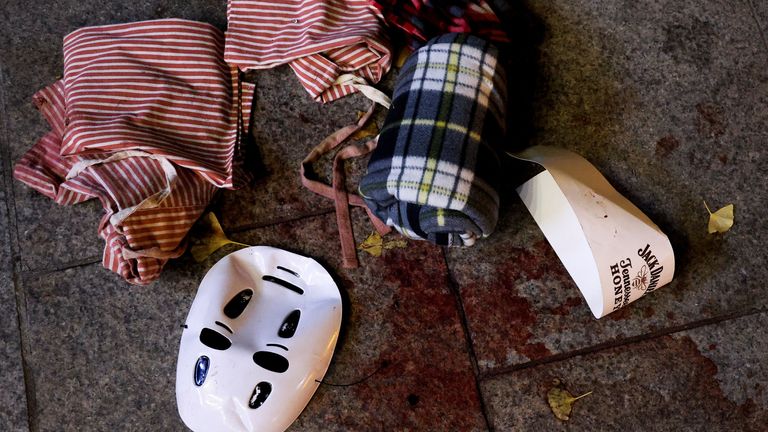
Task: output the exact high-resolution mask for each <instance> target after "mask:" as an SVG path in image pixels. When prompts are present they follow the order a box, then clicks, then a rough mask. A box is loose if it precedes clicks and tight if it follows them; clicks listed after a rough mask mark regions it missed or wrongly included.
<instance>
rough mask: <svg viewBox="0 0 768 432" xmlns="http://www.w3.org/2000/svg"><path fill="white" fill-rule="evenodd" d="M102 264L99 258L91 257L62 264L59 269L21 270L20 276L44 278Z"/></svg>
mask: <svg viewBox="0 0 768 432" xmlns="http://www.w3.org/2000/svg"><path fill="white" fill-rule="evenodd" d="M100 262H101V258H100V257H98V256H91V257H87V258H83V259H79V260H74V261H67V262H65V263H62V264H60V265H59V266H57V267H53V268H39V269H32V270H19V274H20V275H21V276H24V277H34V276H44V275H47V274H51V273H56V272H60V271H64V270H69V269H71V268H77V267H85V266H89V265H93V264H98V263H100Z"/></svg>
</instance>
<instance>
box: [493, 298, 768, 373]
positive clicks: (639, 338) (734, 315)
mask: <svg viewBox="0 0 768 432" xmlns="http://www.w3.org/2000/svg"><path fill="white" fill-rule="evenodd" d="M766 312H768V307H759V308H749V309H742V310H739V311H735V312H731V313H727V314H725V315H720V316H717V317H712V318H706V319H703V320H699V321H693V322H690V323H687V324H681V325H677V326H673V327H668V328H665V329H661V330H657V331H652V332H649V333H644V334H641V335H636V336H631V337H628V338H625V339H621V340H617V339H614V340H610V341H607V342H603V343H599V344H597V345H592V346H589V347H586V348H581V349H577V350H573V351H569V352H565V353H561V354H556V355H553V356H550V357H547V358H543V359H538V360H533V361H529V362H526V363H521V364H518V365H512V366H506V367H500V368H495V369H492V370H489V371H486V372H483V373H481V374H480V380H482V381H485V380H488V379H492V378H495V377H498V376H500V375H505V374H508V373H513V372H518V371H521V370H525V369H531V368H534V367H538V366H542V365H546V364H550V363H557V362H561V361H564V360H569V359H572V358H576V357H581V356H584V355H588V354H594V353H597V352H600V351H606V350H610V349H613V348H619V347H622V346H626V345H632V344H636V343H640V342H645V341H649V340H653V339H657V338H660V337H663V336H668V335H671V334H675V333H680V332H683V331H687V330H693V329H696V328H701V327H707V326H710V325H714V324H719V323H721V322H725V321H731V320H735V319H740V318H745V317H748V316H752V315H758V314H761V313H766Z"/></svg>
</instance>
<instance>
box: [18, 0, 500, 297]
mask: <svg viewBox="0 0 768 432" xmlns="http://www.w3.org/2000/svg"><path fill="white" fill-rule="evenodd" d="M227 18H228V29H227V31H226V32H225V33H222V32H221V31H219V30H218V29H216V28H215V27H213V26H211V25H209V24H206V23H200V22H193V21H186V20H179V19H163V20H155V21H145V22H138V23H128V24H116V25H106V26H98V27H87V28H83V29H79V30H77V31H75V32H73V33H71V34H69V35H67V36H66V37H65V38H64V49H63V51H64V52H63V54H64V75H63V78H62V79H61V80H59V81H57V82H55V83H53V84H51V85H50V86H48V87H46V88H44V89H42V90H40V91H39V92H38V93H36V94H35V95H34V97H33V102H34V104H35V106H36V107H37V108H38V109H39V111H40V112H41V113H42V114H43V116H44V117H45V119H46V120H47V122H48V123H49V125H50V127H51V131H50V132H49V133H47V134H46V135H45V136H43V137H42V138H41V139H40V140H39V141H38V142H37V143H36V144H35V145H34V146H33V147H32V148H31V149H30V150H29V151H28V152H27V153H26V154H25V155H24V156H23V157H22V158H21V160H19V161H18V163H17V164H16V166H15V170H14V175H15V177H16V178H17V179H19V180H20V181H22V182H24V183H25V184H27V185H29V186H30V187H32V188H34V189H36V190H38V191H39V192H41V193H43V194H44V195H46V196H48V197H49V198H51V199H53V200H55V201H56V202H57V203H59V204H61V205H72V204H76V203H79V202H82V201H85V200H89V199H93V198H98V199H99V200H100V202H101V204H102V206H103V207H104V210H105V212H104V216H103V218H102V220H101V222H100V224H99V227H98V233H99V235H100V236H101V237H102V238H103V239H104V241H105V249H104V255H103V265H104V266H105V267H106V268H108V269H110V270H112V271H114V272H116V273H118V274H120V275H121V276H122V277H123V278H124V279H125V280H127V281H128V282H130V283H132V284H141V285H143V284H148V283H150V282H152V281H153V280H155V279H157V278H158V277H159V275H160V273H161V270H162V268H163V266H164V265H165V263H166V262H167V260H169V259H171V258H175V257H178V256H180V255H181V254H183V253H184V251H185V249H186V237H187V234H188V232H189V230H190V228H191V227H192V225H193V224H194V223H195V221H196V220H197V219H198V218H199V217H200V216H201V215H202V213H203V212H204V210H205V209H206V207H207V205H208V204H209V202H210V200H211V199H212V198H213V196H214V194H215V193H216V192H217V191H218V189H222V188H223V189H234V188H238V187H242V186H243V185H245V184H247V183H248V181H249V180H250V178H251V174H250V173H249V170H248V169H247V167H245V166H244V162H243V161H244V159H245V153H246V151H247V148H246V146H245V145H244V142H245V137H246V136H247V134H248V133H249V130H250V127H251V125H250V117H251V103H252V98H253V91H254V84H251V83H248V82H244V81H243V80H242V79H241V75H242V73H243V72H246V71H249V70H255V69H264V68H271V67H275V66H278V65H282V64H288V65H289V66H290V67H291V69H292V70H293V71H294V73H295V74H296V76H297V78H298V79H299V81H300V82H301V85H302V86H303V87H304V88H305V89H306V90H307V92H308V93H309V94H310V96H311V97H312V98H313V99H314V100H316V101H318V102H321V103H327V102H331V101H334V100H336V99H339V98H341V97H344V96H346V95H349V94H352V93H355V92H362V93H363V94H365V95H366V96H368V97H369V98H371V99H372V100H374V101H376V102H378V103H379V104H382V105H385V106H388V105H389V97H387V96H385V95H383V94H381V92H380V91H378V90H375V89H374V88H373V87H372V85H373V84H375V83H377V82H379V80H381V78H382V77H383V76H384V75H385V74H386V73H387V72H388V71H389V69H390V67H391V58H392V52H393V48H392V42H391V41H392V39H393V38H394V39H400V40H407V41H408V42H407V44H408V46H409V47H410V48H411V49H413V53H412V54H411V55H410V57H409V58H408V60H407V61H406V62H405V64H404V65H403V67H402V69H401V71H400V74H399V76H398V79H397V82H396V88H395V91H394V94H393V97H392V102H391V107H390V111H389V113H388V116H387V118H386V121H385V125H384V127H383V128H382V130H381V134H380V137H379V138H378V140H372V141H370V142H368V143H367V144H366V145H364V146H355V145H349V146H347V147H344V148H342V150H341V151H339V153H338V155H337V159H338V161H339V162H338V163H337V164H336V165H337V168H338V166H339V165H340V164H342V163H343V159H345V158H347V157H355V156H359V155H362V154H365V153H367V152H369V151H373V154H372V156H371V159H370V162H369V169H368V173H367V174H366V175H365V176H364V177H363V178H362V179H361V180H360V188H359V191H360V193H359V194H358V193H356V192H349V191H346V190H345V189H344V186H343V184H344V182H343V181H340V179H341V178H342V177H343V171H344V170H343V168H342V169H335V170H334V184H333V185H324V184H322V182H319V181H318V180H309V177H308V176H307V173H305V170H307V171H309V170H311V163H312V162H313V161H314V160H316V159H317V157H319V156H320V155H321V154H322V153H324V152H327V151H330V150H331V149H334V148H337V147H339V145H340V144H342V143H345V142H346V141H347V140H348V138H349V136H350V135H351V134H352V133H353V132H354V131H355V130H357V129H359V128H361V127H362V126H363V125H364V123H365V121H368V119H369V117H370V113H371V112H372V110H373V106H372V107H371V110H369V112H368V114H367V115H366V116H364V117H363V118H361V119H360V121H359V122H358V123H357V124H355V125H351V126H350V127H347V128H344V129H343V130H341V131H339V132H337V133H336V134H334V135H333V136H332V137H329V139H327V140H326V141H325V142H324V143H322V144H321V146H318V148H317V149H315V151H313V153H311V154H310V156H308V158H307V159H306V160H305V161H304V162H303V163H302V178H303V179H305V180H306V181H305V184H306V185H307V186H308V187H309V188H310V189H311V190H313V191H315V192H317V193H321V194H322V195H325V196H327V197H329V198H332V199H334V200H335V201H336V209H337V213H338V215H339V227H340V232H341V236H342V250H343V252H344V255H345V260H344V265H345V266H347V267H354V266H356V265H357V260H356V258H355V256H354V254H355V252H354V249H355V248H354V245H352V246H351V247H350V244H349V243H350V241H353V240H351V239H352V237H351V227H350V224H349V220H348V219H349V218H348V205H350V204H352V205H359V206H363V207H365V208H366V210H367V211H368V214H369V215H370V217H371V220H372V221H373V222H374V225H375V226H376V227H377V228H378V229H379V230H380V231H381V232H386V230H387V229H388V227H393V228H395V229H396V230H397V231H399V232H400V233H402V234H403V235H406V236H408V237H411V238H418V239H424V240H429V241H432V242H434V243H436V244H440V245H451V246H453V245H461V246H469V245H472V244H473V243H474V242H475V241H476V240H477V239H479V238H482V237H485V236H487V235H489V234H490V233H491V232H492V231H493V228H494V226H495V224H496V220H497V218H498V207H499V197H498V192H497V190H498V180H499V178H498V176H499V170H500V161H499V148H500V146H501V141H500V140H501V139H502V137H503V133H504V120H503V119H504V117H505V113H504V109H505V108H504V107H505V104H506V91H505V87H506V86H505V81H504V72H503V70H502V69H501V67H500V62H499V59H498V50H497V49H496V48H495V47H494V45H493V44H497V45H498V44H504V43H507V42H508V40H507V39H506V35H505V33H504V31H503V30H502V28H501V25H500V23H499V20H498V19H497V18H496V15H495V14H494V13H493V10H492V9H491V8H490V7H489V6H488V5H487V4H486V3H485V2H484V1H482V0H474V1H445V2H437V1H426V0H413V1H407V2H386V1H379V0H325V1H323V0H304V1H297V0H290V1H281V2H276V1H275V2H263V1H262V2H253V1H248V0H229V2H228V4H227Z"/></svg>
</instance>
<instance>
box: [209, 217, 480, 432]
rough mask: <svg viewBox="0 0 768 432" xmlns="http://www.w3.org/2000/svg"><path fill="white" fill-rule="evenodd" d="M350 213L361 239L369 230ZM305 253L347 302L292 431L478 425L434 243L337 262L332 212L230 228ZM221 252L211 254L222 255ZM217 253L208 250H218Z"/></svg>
mask: <svg viewBox="0 0 768 432" xmlns="http://www.w3.org/2000/svg"><path fill="white" fill-rule="evenodd" d="M363 214H364V213H363V212H355V213H354V216H355V219H356V221H357V222H356V223H355V232H356V234H357V237H358V242H362V240H363V239H364V238H365V236H366V235H367V234H368V233H369V232H370V230H371V229H372V228H371V227H370V224H369V223H367V221H366V223H364V222H363V221H362V220H361V216H362V215H363ZM232 237H233V240H236V241H240V242H244V243H246V244H254V245H255V244H263V245H271V246H277V247H282V248H286V249H288V250H293V251H295V252H298V253H302V254H306V255H308V256H311V257H314V258H315V259H317V260H318V261H320V262H321V263H323V264H324V265H325V266H326V268H328V269H330V271H331V274H333V275H335V277H336V278H337V281H338V283H339V284H340V286H341V288H342V289H343V291H344V292H345V296H346V297H348V300H349V305H350V307H349V309H348V312H349V313H348V314H347V318H346V321H345V322H346V324H345V325H344V329H343V330H342V336H341V339H340V342H339V345H338V347H337V352H336V355H335V357H334V360H333V363H332V364H331V368H330V369H329V372H328V374H327V375H326V377H325V380H326V381H328V382H329V383H351V382H355V381H358V380H360V379H361V378H363V377H365V376H366V375H368V374H370V373H372V372H374V371H376V370H377V369H379V368H381V369H380V370H378V372H376V373H375V374H373V376H371V377H370V378H368V379H366V380H365V381H363V382H362V383H360V384H356V385H353V386H349V387H332V386H320V388H319V389H318V391H317V393H316V394H315V397H314V398H313V399H312V401H311V402H310V404H309V406H308V407H307V409H306V411H305V412H304V413H303V414H302V415H301V417H300V418H299V419H298V420H297V422H296V423H295V424H294V426H293V427H292V428H291V430H307V431H347V430H370V431H377V430H462V431H469V430H485V429H486V425H485V420H484V418H483V416H482V412H481V408H480V402H479V398H478V393H477V386H476V381H475V377H474V374H473V372H472V365H471V363H470V359H469V354H468V352H467V350H466V337H465V334H464V331H463V329H462V326H461V322H460V319H459V314H458V310H457V304H456V301H455V297H454V295H453V294H452V293H451V291H450V290H449V288H448V275H447V270H446V268H445V261H444V258H443V255H442V252H441V250H440V249H438V248H435V247H432V246H429V245H427V244H424V243H419V242H410V243H408V245H407V247H406V248H404V249H392V250H387V251H385V253H384V256H383V257H382V258H372V257H367V256H361V257H360V258H361V264H362V265H361V267H360V268H358V269H352V270H345V269H341V260H340V257H339V246H338V235H337V234H336V230H335V218H334V217H333V215H324V216H320V217H315V218H310V219H305V220H303V221H298V222H295V223H287V224H281V225H276V226H272V227H268V228H263V229H258V230H253V231H248V232H246V233H239V234H236V235H232ZM222 253H224V252H220V253H219V254H222ZM219 254H217V255H219Z"/></svg>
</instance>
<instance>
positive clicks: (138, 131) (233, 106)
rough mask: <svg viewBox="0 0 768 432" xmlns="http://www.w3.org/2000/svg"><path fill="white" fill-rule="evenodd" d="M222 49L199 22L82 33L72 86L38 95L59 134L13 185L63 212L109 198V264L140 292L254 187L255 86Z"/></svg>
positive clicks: (73, 41)
mask: <svg viewBox="0 0 768 432" xmlns="http://www.w3.org/2000/svg"><path fill="white" fill-rule="evenodd" d="M223 50H224V35H223V34H221V32H220V31H219V30H217V29H216V28H214V27H213V26H211V25H209V24H205V23H199V22H193V21H185V20H178V19H165V20H157V21H145V22H140V23H131V24H119V25H107V26H99V27H88V28H83V29H80V30H77V31H74V32H73V33H71V34H69V35H67V36H66V37H65V39H64V78H63V79H62V80H61V81H59V82H57V83H54V84H53V85H51V86H49V87H47V88H45V89H43V90H41V91H40V92H38V93H37V94H36V95H35V96H34V102H35V104H36V106H37V107H38V109H39V110H40V111H41V113H42V114H43V115H44V117H45V118H46V120H47V121H48V123H49V124H50V126H51V132H49V133H48V134H46V135H45V136H44V137H43V138H42V139H40V141H38V143H37V144H36V145H35V146H34V147H33V148H32V149H31V150H29V151H28V152H27V153H26V154H25V155H24V156H23V157H22V159H21V160H20V161H19V162H18V163H17V165H16V167H15V170H14V176H15V177H16V178H18V179H19V180H21V181H22V182H24V183H26V184H28V185H29V186H31V187H33V188H34V189H36V190H38V191H40V192H41V193H43V194H44V195H46V196H48V197H50V198H51V199H53V200H55V201H56V202H57V203H59V204H62V205H71V204H76V203H79V202H82V201H85V200H87V199H91V198H98V199H99V200H100V201H101V203H102V205H103V207H104V210H105V214H104V216H103V218H102V220H101V223H100V224H99V230H98V231H99V235H100V236H101V237H102V238H103V239H104V240H105V242H106V245H105V249H104V255H103V265H104V266H105V267H107V268H109V269H110V270H112V271H114V272H117V273H118V274H120V275H121V276H122V277H123V278H125V279H126V280H127V281H128V282H130V283H134V284H141V285H143V284H147V283H149V282H151V281H153V280H155V279H157V277H158V276H159V275H160V271H161V270H162V267H163V265H164V264H165V262H166V261H167V260H168V259H169V258H174V257H178V256H180V255H181V254H182V253H183V252H184V249H185V244H184V238H185V236H186V234H187V232H188V231H189V229H190V228H191V226H192V224H193V223H194V222H195V221H196V220H197V218H198V217H199V216H200V215H201V214H202V212H203V210H204V209H205V207H206V206H207V204H208V203H209V201H210V200H211V198H212V197H213V194H214V192H215V191H216V189H217V188H221V187H223V188H233V187H235V186H237V185H239V184H242V183H243V182H244V181H247V175H246V174H245V171H244V170H243V169H242V166H241V164H242V162H241V161H242V154H241V151H242V149H241V147H240V146H241V140H242V137H243V135H244V133H245V131H247V129H248V119H249V118H250V104H251V94H252V92H253V86H252V85H251V84H248V83H243V82H240V80H239V79H238V72H237V69H236V68H234V67H231V66H229V65H227V64H226V63H225V62H224V60H223V58H224V57H223Z"/></svg>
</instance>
